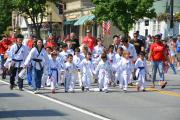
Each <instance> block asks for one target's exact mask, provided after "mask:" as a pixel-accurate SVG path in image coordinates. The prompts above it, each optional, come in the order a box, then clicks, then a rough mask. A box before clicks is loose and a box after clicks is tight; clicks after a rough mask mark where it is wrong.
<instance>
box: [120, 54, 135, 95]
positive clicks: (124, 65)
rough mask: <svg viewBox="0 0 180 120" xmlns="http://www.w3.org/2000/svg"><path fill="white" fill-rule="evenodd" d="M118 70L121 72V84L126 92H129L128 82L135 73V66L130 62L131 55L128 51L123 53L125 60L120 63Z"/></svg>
mask: <svg viewBox="0 0 180 120" xmlns="http://www.w3.org/2000/svg"><path fill="white" fill-rule="evenodd" d="M117 68H119V69H118V70H119V72H121V76H122V80H121V82H120V84H121V85H123V86H122V88H123V90H124V91H127V87H128V81H129V79H130V76H131V73H132V71H133V64H132V61H131V60H130V53H129V52H128V51H123V58H122V60H121V61H120V62H119V63H118V65H117Z"/></svg>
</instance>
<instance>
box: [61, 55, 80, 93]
mask: <svg viewBox="0 0 180 120" xmlns="http://www.w3.org/2000/svg"><path fill="white" fill-rule="evenodd" d="M64 70H65V85H64V86H65V92H74V87H75V73H76V71H77V70H78V69H77V67H76V65H75V64H74V63H73V55H72V54H69V55H68V57H67V62H66V63H65V65H64Z"/></svg>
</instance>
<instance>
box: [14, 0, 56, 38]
mask: <svg viewBox="0 0 180 120" xmlns="http://www.w3.org/2000/svg"><path fill="white" fill-rule="evenodd" d="M47 1H50V2H54V3H55V2H57V1H58V0H12V3H13V7H14V9H15V10H16V11H18V13H19V14H21V15H23V16H24V17H25V19H26V20H27V19H28V18H30V20H31V21H32V25H33V28H34V29H35V32H36V36H37V37H39V38H40V29H41V25H42V22H43V19H44V17H45V16H46V15H47V12H46V3H47Z"/></svg>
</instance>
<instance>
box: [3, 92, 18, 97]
mask: <svg viewBox="0 0 180 120" xmlns="http://www.w3.org/2000/svg"><path fill="white" fill-rule="evenodd" d="M0 97H21V95H19V94H16V93H0Z"/></svg>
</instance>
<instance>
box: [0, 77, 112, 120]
mask: <svg viewBox="0 0 180 120" xmlns="http://www.w3.org/2000/svg"><path fill="white" fill-rule="evenodd" d="M0 82H2V83H4V84H8V85H9V83H8V82H5V81H2V80H0ZM24 91H26V92H28V93H30V94H33V95H36V96H39V97H41V98H44V99H46V100H49V101H52V102H54V103H57V104H60V105H63V106H65V107H67V108H70V109H73V110H76V111H79V112H81V113H84V114H87V115H89V116H93V117H95V118H98V119H100V120H111V119H110V118H106V117H104V116H101V115H98V114H96V113H93V112H90V111H87V110H84V109H82V108H78V107H76V106H73V105H70V104H67V103H65V102H62V101H60V100H56V99H53V98H50V97H47V96H44V95H40V94H34V93H33V92H32V91H30V90H27V89H25V88H24Z"/></svg>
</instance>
